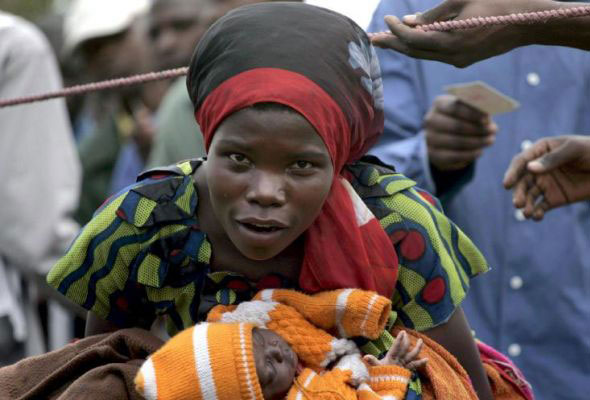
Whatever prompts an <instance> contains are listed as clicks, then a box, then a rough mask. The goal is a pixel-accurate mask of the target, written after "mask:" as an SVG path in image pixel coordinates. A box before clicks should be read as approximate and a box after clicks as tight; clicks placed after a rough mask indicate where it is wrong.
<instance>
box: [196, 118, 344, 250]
mask: <svg viewBox="0 0 590 400" xmlns="http://www.w3.org/2000/svg"><path fill="white" fill-rule="evenodd" d="M333 171H334V170H333V167H332V162H331V159H330V155H329V153H328V149H327V148H326V146H325V145H324V142H323V141H322V139H321V138H320V136H319V135H318V134H317V133H316V131H315V129H314V128H313V127H312V126H311V124H310V123H309V122H308V121H307V120H306V119H305V118H303V117H302V116H301V115H300V114H298V113H296V112H294V111H289V110H287V109H285V110H283V109H280V108H278V109H272V108H271V109H264V110H258V109H255V108H246V109H244V110H240V111H238V112H236V113H234V114H232V115H230V116H229V117H228V118H226V119H225V120H224V121H223V123H222V124H221V125H220V126H219V128H218V129H217V131H216V132H215V135H214V137H213V140H212V142H211V145H210V148H209V154H208V161H207V167H206V174H207V184H208V186H209V194H210V197H211V203H212V207H213V212H214V213H215V216H216V217H217V220H218V221H219V223H221V225H222V227H223V229H224V230H225V233H226V234H227V235H228V237H229V238H230V240H231V241H232V242H233V244H234V245H235V246H236V247H237V248H238V249H239V250H240V252H241V253H242V254H243V255H244V256H246V257H248V258H250V259H253V260H267V259H270V258H272V257H275V256H276V255H278V254H279V253H280V252H281V251H283V250H284V249H286V248H287V247H288V246H289V245H290V244H291V243H293V242H294V241H295V240H296V239H297V238H298V237H299V236H300V235H301V234H302V233H303V232H304V231H305V230H306V229H307V228H308V227H309V226H310V225H311V224H312V222H313V221H314V220H315V218H316V217H317V215H318V214H319V212H320V210H321V208H322V206H323V204H324V201H325V200H326V197H327V196H328V193H329V191H330V187H331V185H332V179H333V175H334V172H333Z"/></svg>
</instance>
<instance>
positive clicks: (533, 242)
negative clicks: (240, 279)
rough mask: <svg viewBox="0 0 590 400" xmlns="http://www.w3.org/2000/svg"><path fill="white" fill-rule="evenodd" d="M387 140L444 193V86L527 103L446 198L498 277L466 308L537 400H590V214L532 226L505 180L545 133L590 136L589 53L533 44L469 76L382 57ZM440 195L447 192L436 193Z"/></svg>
mask: <svg viewBox="0 0 590 400" xmlns="http://www.w3.org/2000/svg"><path fill="white" fill-rule="evenodd" d="M438 3H439V0H395V1H394V0H383V1H381V3H380V5H379V6H378V8H377V10H376V12H375V14H374V17H373V21H372V22H371V25H370V26H369V29H368V30H369V32H379V31H383V30H386V29H387V28H386V25H385V23H384V22H383V17H384V16H385V15H397V16H400V17H401V16H403V15H406V14H411V13H414V12H416V11H424V10H426V9H429V8H431V7H433V6H435V5H436V4H438ZM378 55H379V59H380V62H381V68H382V73H383V84H384V89H385V113H386V122H385V134H384V136H383V137H382V140H381V141H380V142H379V143H378V145H377V146H376V147H375V148H374V150H373V153H374V154H376V155H377V156H379V157H380V158H381V159H382V160H383V161H385V162H388V163H390V164H393V165H395V167H396V169H397V170H399V171H400V172H402V173H404V174H406V175H407V176H409V177H411V178H413V179H415V180H417V182H418V184H419V185H421V186H422V187H424V188H425V189H427V190H429V191H431V192H436V187H435V184H434V182H433V179H432V176H431V173H430V168H429V163H428V156H427V152H426V145H425V141H424V132H423V130H422V121H423V118H424V115H425V114H426V112H427V111H428V110H429V108H430V106H431V104H432V102H433V100H434V99H435V97H437V96H438V95H440V94H443V93H444V86H445V85H449V84H454V83H464V82H470V81H475V80H483V81H485V82H486V83H488V84H490V85H491V86H493V87H495V88H496V89H498V90H500V91H502V92H504V93H506V94H507V95H509V96H511V97H513V98H515V99H516V100H518V101H519V102H520V103H521V107H520V108H519V109H518V110H516V111H514V112H512V113H508V114H503V115H499V116H497V117H494V120H495V121H496V123H497V124H498V126H499V132H498V134H497V138H496V142H495V144H494V145H493V146H491V147H489V148H487V149H486V150H485V151H484V154H483V155H482V157H480V158H479V159H478V161H477V162H476V163H475V166H474V167H475V168H474V170H473V172H474V174H473V176H471V177H470V176H466V178H467V179H465V180H464V181H463V183H462V186H461V185H460V187H458V188H455V189H458V190H456V191H454V194H453V195H450V196H448V197H447V199H446V201H445V204H444V206H445V211H446V213H447V214H448V215H449V216H450V217H451V219H453V220H454V221H455V222H456V223H457V224H458V225H459V226H460V227H461V228H462V229H463V230H464V231H465V232H466V233H467V235H469V236H470V237H471V239H472V240H473V241H474V243H475V244H476V245H477V246H478V247H479V248H480V249H481V251H482V252H483V254H484V256H485V257H486V258H487V260H488V262H489V264H490V266H491V268H492V271H490V272H489V273H488V274H486V275H485V276H483V277H481V278H479V279H476V280H475V281H473V285H472V287H471V290H470V293H469V295H468V296H467V298H466V300H465V301H464V303H463V307H464V310H465V311H466V313H467V316H468V318H469V322H470V324H471V326H472V328H473V329H474V330H475V331H476V334H477V336H478V337H480V338H481V339H482V340H483V341H484V342H487V343H488V344H490V345H491V346H494V347H495V348H497V349H498V350H500V351H501V352H503V353H505V354H507V355H509V357H511V358H512V359H513V360H514V361H515V363H516V364H517V365H518V366H519V367H520V368H521V369H522V370H523V372H524V373H525V376H526V377H527V378H528V379H529V381H530V382H531V383H532V385H533V389H534V391H535V394H536V396H537V398H538V399H551V400H555V399H568V400H571V399H582V398H583V399H586V398H588V396H589V395H588V389H589V383H590V245H589V243H590V207H589V204H588V203H579V204H575V205H571V206H568V207H563V208H561V209H557V210H553V211H550V212H549V213H548V214H547V215H546V216H545V219H544V220H543V221H542V222H538V223H537V222H532V221H524V220H523V218H522V215H521V214H520V213H519V212H518V211H517V210H515V209H514V207H513V206H512V194H511V192H509V191H506V190H504V189H503V187H502V178H503V175H504V172H505V171H506V169H507V167H508V165H509V163H510V160H511V159H512V157H513V156H514V155H515V154H517V153H519V152H520V151H521V149H522V148H523V147H524V146H526V145H527V144H528V143H531V142H535V141H536V140H537V139H539V138H542V137H545V136H554V135H563V134H572V133H576V134H590V52H583V51H579V50H575V49H568V48H561V47H550V46H546V47H544V46H529V47H524V48H519V49H516V50H514V51H511V52H509V53H507V54H505V55H502V56H498V57H494V58H492V59H489V60H486V61H483V62H480V63H477V64H475V65H473V66H471V67H469V68H466V69H458V68H455V67H453V66H450V65H446V64H442V63H438V62H431V61H421V60H414V59H411V58H409V57H406V56H404V55H402V54H399V53H396V52H394V51H387V50H378ZM437 194H439V195H440V193H437Z"/></svg>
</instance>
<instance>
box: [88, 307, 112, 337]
mask: <svg viewBox="0 0 590 400" xmlns="http://www.w3.org/2000/svg"><path fill="white" fill-rule="evenodd" d="M118 329H120V328H119V327H118V326H117V325H116V324H114V323H113V322H110V321H106V320H104V319H102V318H100V317H98V316H97V315H96V314H94V313H93V312H92V311H88V313H87V314H86V329H85V330H84V336H86V337H88V336H92V335H100V334H101V333H110V332H115V331H116V330H118Z"/></svg>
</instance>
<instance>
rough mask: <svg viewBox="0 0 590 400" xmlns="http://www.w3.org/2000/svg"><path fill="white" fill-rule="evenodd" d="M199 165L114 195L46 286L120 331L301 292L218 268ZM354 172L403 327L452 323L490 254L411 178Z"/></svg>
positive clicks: (189, 321) (175, 324) (170, 170)
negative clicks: (395, 264) (204, 221)
mask: <svg viewBox="0 0 590 400" xmlns="http://www.w3.org/2000/svg"><path fill="white" fill-rule="evenodd" d="M201 163H202V160H200V159H197V160H189V161H184V162H182V163H179V164H177V165H175V166H172V167H167V168H160V169H155V170H150V171H147V172H145V173H143V174H142V175H140V176H139V177H138V182H137V183H135V184H134V185H132V186H130V187H128V188H126V189H124V190H123V191H121V192H120V193H118V194H116V195H114V196H112V197H111V198H110V199H108V200H107V201H106V202H105V204H103V205H102V206H101V207H100V208H99V209H98V210H97V211H96V213H95V214H94V217H93V218H92V220H91V221H90V222H89V223H88V224H87V225H86V226H85V227H84V228H83V229H82V230H81V232H80V233H79V235H78V237H77V238H76V239H75V241H74V242H73V243H72V245H71V247H70V248H69V250H68V252H67V253H66V255H65V256H64V257H63V258H62V259H61V260H59V262H58V263H57V264H56V265H55V266H54V267H53V268H52V269H51V271H50V272H49V275H48V277H47V281H48V282H49V284H50V285H51V286H53V287H54V288H56V289H57V290H58V291H59V292H61V293H62V294H63V295H65V296H66V297H68V298H69V299H71V300H72V301H74V302H75V303H77V304H79V305H81V306H82V307H84V308H86V309H87V310H90V311H92V312H94V313H95V314H96V315H98V316H99V317H101V318H104V319H106V320H109V321H112V322H114V323H115V324H117V325H118V326H121V327H128V326H139V327H144V328H147V327H149V326H150V325H151V323H152V322H153V321H154V319H155V318H156V316H158V315H166V322H167V329H168V332H169V333H170V334H171V335H172V334H174V333H176V332H178V331H179V330H182V329H184V328H186V327H189V326H191V325H193V324H194V323H196V322H198V321H201V320H203V319H204V318H205V316H206V313H207V312H208V310H209V309H210V308H211V307H212V306H214V305H216V304H233V303H237V302H241V301H246V300H249V299H250V298H251V297H253V295H254V294H255V293H256V291H258V290H259V289H264V288H278V287H285V288H293V287H296V285H295V284H293V283H292V282H288V281H287V280H286V279H285V278H283V277H281V276H280V275H279V274H272V275H269V276H266V277H265V278H263V279H261V280H260V281H259V282H257V283H256V284H252V283H251V282H249V281H247V280H246V279H244V278H243V277H241V276H239V275H237V274H234V273H231V272H211V270H210V261H211V254H212V250H211V244H210V242H209V241H208V239H207V236H206V235H205V234H204V233H203V232H201V231H200V230H199V223H198V220H197V218H196V215H197V213H196V209H197V202H198V198H197V191H196V187H195V182H194V180H193V177H192V174H193V173H194V172H195V170H196V169H197V168H198V167H199V166H200V165H201ZM347 168H348V170H349V172H350V173H351V174H350V175H351V176H352V182H351V183H352V185H353V187H354V188H355V190H356V191H357V193H358V194H359V196H360V197H361V198H362V199H363V200H364V201H365V203H366V204H367V206H368V208H369V209H370V210H371V211H372V212H373V214H374V215H375V216H376V217H377V218H378V219H379V220H380V222H381V225H382V227H383V229H384V230H385V231H386V232H387V234H388V235H389V237H390V238H391V241H392V245H393V246H395V249H396V252H397V254H398V257H399V276H398V281H397V285H396V291H395V294H394V298H393V299H392V300H393V308H394V311H395V312H396V313H397V318H398V323H401V324H403V325H404V326H406V327H408V328H411V329H415V330H419V331H422V330H426V329H429V328H432V327H434V326H436V325H439V324H441V323H444V322H446V321H447V320H448V319H449V318H450V316H451V315H452V313H453V311H454V310H455V308H456V307H457V306H458V305H459V304H460V303H461V301H462V300H463V298H464V297H465V295H466V293H467V290H468V288H469V281H470V279H471V278H472V277H474V276H476V275H478V274H480V273H482V272H485V271H487V269H488V267H487V264H486V262H485V260H484V258H483V256H482V255H481V253H480V252H479V251H478V249H477V248H476V247H475V246H474V245H473V243H472V242H471V241H470V240H469V238H467V236H465V234H464V233H463V232H461V230H459V229H458V228H457V227H456V226H455V225H454V224H453V223H452V222H451V221H450V220H449V219H448V218H447V217H445V215H444V214H443V212H442V210H441V207H440V204H439V203H438V201H437V200H436V199H435V198H433V197H432V196H431V195H430V194H428V193H426V192H424V191H422V190H420V189H418V188H416V187H415V183H414V182H413V181H411V180H410V179H408V178H406V177H405V176H403V175H401V174H397V173H394V172H393V171H392V170H390V169H387V168H385V167H382V166H380V165H377V164H375V163H371V162H365V161H361V162H358V163H356V164H354V165H351V166H349V167H347Z"/></svg>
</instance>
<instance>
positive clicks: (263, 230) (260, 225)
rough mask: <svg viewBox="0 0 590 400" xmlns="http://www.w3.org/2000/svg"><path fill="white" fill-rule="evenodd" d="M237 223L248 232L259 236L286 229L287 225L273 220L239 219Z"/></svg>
mask: <svg viewBox="0 0 590 400" xmlns="http://www.w3.org/2000/svg"><path fill="white" fill-rule="evenodd" d="M237 222H238V224H239V225H240V226H242V227H243V228H245V229H246V230H248V231H251V232H253V233H259V234H270V233H274V232H278V231H281V230H283V229H285V228H287V224H285V223H283V222H281V221H279V220H274V219H260V218H252V217H251V218H239V219H237Z"/></svg>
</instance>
